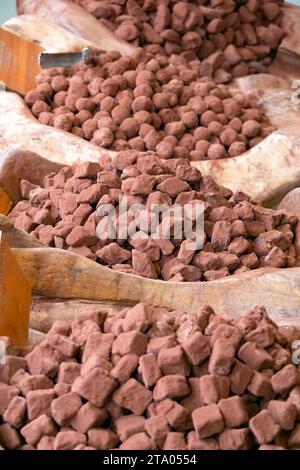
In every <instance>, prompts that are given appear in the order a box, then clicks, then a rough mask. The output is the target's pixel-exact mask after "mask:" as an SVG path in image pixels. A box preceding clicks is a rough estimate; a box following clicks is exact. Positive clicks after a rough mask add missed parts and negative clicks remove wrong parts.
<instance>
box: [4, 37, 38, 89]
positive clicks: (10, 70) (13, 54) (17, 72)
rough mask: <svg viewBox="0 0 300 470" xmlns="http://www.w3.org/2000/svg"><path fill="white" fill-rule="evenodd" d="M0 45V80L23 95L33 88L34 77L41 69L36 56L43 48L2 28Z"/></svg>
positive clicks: (8, 87)
mask: <svg viewBox="0 0 300 470" xmlns="http://www.w3.org/2000/svg"><path fill="white" fill-rule="evenodd" d="M0 45H1V47H0V81H2V82H3V83H4V85H5V87H6V89H7V90H11V91H16V92H18V93H20V94H21V95H25V94H26V93H27V92H28V91H29V90H32V88H34V86H35V77H36V76H37V75H38V74H39V73H40V71H41V68H40V66H39V63H38V56H39V54H40V53H41V52H42V51H43V48H41V47H40V46H39V45H38V44H34V43H32V42H30V41H27V40H26V39H24V38H22V37H20V36H16V35H15V34H13V33H12V32H10V31H7V30H5V29H3V28H0ZM2 91H3V90H2ZM2 95H3V93H1V96H2Z"/></svg>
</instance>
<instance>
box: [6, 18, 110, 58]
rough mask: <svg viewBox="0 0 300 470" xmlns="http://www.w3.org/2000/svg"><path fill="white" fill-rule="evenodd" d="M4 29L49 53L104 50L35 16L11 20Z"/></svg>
mask: <svg viewBox="0 0 300 470" xmlns="http://www.w3.org/2000/svg"><path fill="white" fill-rule="evenodd" d="M2 28H3V29H5V30H7V31H9V32H12V33H14V34H15V35H17V36H20V37H22V38H24V39H27V41H30V42H32V43H34V44H38V45H39V46H40V47H41V48H42V49H44V50H45V51H47V52H79V51H82V49H83V48H84V47H91V48H92V49H95V50H103V49H102V48H101V47H100V46H99V44H97V43H96V42H92V41H87V40H86V39H84V38H82V37H80V36H76V35H75V34H73V33H71V32H70V31H68V30H66V29H64V28H61V27H60V26H58V25H56V24H55V23H51V22H46V21H44V20H43V19H41V18H38V17H37V16H35V15H20V16H16V17H15V18H10V19H9V20H8V21H6V22H5V23H4V24H3V25H2ZM102 47H103V46H102Z"/></svg>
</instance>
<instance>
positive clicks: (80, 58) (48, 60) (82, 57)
mask: <svg viewBox="0 0 300 470" xmlns="http://www.w3.org/2000/svg"><path fill="white" fill-rule="evenodd" d="M95 57H96V52H95V51H94V50H92V49H90V48H89V47H85V48H84V49H82V51H81V52H55V53H53V52H41V53H40V55H39V59H38V60H39V65H40V66H41V68H42V69H49V68H52V67H71V66H72V65H75V64H78V63H80V62H83V63H85V64H87V63H89V62H90V61H91V60H92V59H94V58H95Z"/></svg>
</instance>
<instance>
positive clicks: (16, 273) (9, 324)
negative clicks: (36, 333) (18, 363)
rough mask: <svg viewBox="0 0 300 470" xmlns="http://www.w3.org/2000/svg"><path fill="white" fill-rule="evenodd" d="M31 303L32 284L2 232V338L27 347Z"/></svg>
mask: <svg viewBox="0 0 300 470" xmlns="http://www.w3.org/2000/svg"><path fill="white" fill-rule="evenodd" d="M30 302H31V289H30V284H29V281H28V279H27V278H26V276H24V273H23V272H22V270H21V269H20V266H19V264H18V262H17V261H16V259H15V257H14V255H13V253H12V252H11V250H10V247H9V244H8V242H7V240H6V239H5V236H3V234H2V232H0V336H9V337H10V338H11V339H12V340H13V342H14V343H15V344H16V346H20V347H21V346H26V344H27V340H28V327H29V313H30Z"/></svg>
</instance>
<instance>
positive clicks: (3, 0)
mask: <svg viewBox="0 0 300 470" xmlns="http://www.w3.org/2000/svg"><path fill="white" fill-rule="evenodd" d="M53 1H55V0H53ZM289 2H290V3H295V4H296V5H299V6H300V0H290V1H289ZM12 16H16V2H15V0H0V24H2V23H4V21H6V20H8V19H9V18H11V17H12Z"/></svg>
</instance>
